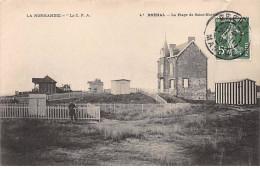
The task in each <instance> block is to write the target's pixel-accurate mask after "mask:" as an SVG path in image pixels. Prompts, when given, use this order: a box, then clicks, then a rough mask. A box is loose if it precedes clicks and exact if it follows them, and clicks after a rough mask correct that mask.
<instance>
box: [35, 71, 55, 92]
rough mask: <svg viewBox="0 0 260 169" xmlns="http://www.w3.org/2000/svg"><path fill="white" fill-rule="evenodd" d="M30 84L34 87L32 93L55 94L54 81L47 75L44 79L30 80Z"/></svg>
mask: <svg viewBox="0 0 260 169" xmlns="http://www.w3.org/2000/svg"><path fill="white" fill-rule="evenodd" d="M32 82H33V83H34V85H35V87H34V89H33V91H34V92H37V93H43V94H53V93H56V83H57V82H56V81H55V80H53V79H52V78H51V77H49V76H48V75H47V76H45V77H44V78H32Z"/></svg>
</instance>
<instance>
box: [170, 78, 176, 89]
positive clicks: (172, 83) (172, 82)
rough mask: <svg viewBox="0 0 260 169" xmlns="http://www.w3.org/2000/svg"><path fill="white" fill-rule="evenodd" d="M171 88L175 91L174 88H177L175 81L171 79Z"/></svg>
mask: <svg viewBox="0 0 260 169" xmlns="http://www.w3.org/2000/svg"><path fill="white" fill-rule="evenodd" d="M170 88H171V89H174V88H175V86H174V79H171V80H170Z"/></svg>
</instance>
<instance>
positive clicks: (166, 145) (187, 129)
mask: <svg viewBox="0 0 260 169" xmlns="http://www.w3.org/2000/svg"><path fill="white" fill-rule="evenodd" d="M101 117H102V120H101V123H87V122H84V121H79V122H77V123H74V122H73V123H71V122H70V121H50V120H37V119H2V120H1V164H2V165H48V164H51V165H73V164H74V165H100V164H103V163H101V162H106V161H107V162H108V163H106V164H116V165H118V164H120V165H124V164H133V165H136V164H139V165H142V164H143V165H145V164H156V165H259V151H258V150H259V109H258V108H257V107H250V111H249V110H248V111H246V112H243V113H241V112H238V111H236V110H234V109H231V108H230V107H229V106H223V105H215V104H182V105H180V106H175V108H174V109H168V110H165V111H162V112H159V113H158V112H157V113H156V112H150V113H143V114H142V113H137V112H129V113H126V114H116V113H115V114H114V113H106V112H103V113H102V115H101ZM104 118H105V119H104ZM151 146H152V147H151ZM152 150H153V151H152ZM104 151H105V152H106V153H105V154H104ZM54 152H56V153H57V152H58V155H57V154H55V153H54ZM151 152H156V153H151ZM172 153H174V154H172ZM44 154H45V155H44ZM72 157H73V158H76V159H77V160H78V161H80V163H78V162H77V161H73V160H71V158H72ZM130 157H131V158H134V159H132V162H136V161H139V163H131V162H129V161H128V160H129V158H130ZM85 159H88V160H85ZM97 159H100V160H97ZM117 159H122V161H120V162H118V160H117ZM113 160H114V161H113ZM115 161H116V162H115ZM113 162H114V163H113Z"/></svg>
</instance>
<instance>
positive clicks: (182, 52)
mask: <svg viewBox="0 0 260 169" xmlns="http://www.w3.org/2000/svg"><path fill="white" fill-rule="evenodd" d="M160 55H161V56H160V58H159V60H158V75H157V78H158V92H159V93H170V94H173V95H174V96H177V97H182V98H185V99H189V100H206V99H207V79H208V78H207V57H206V56H205V55H204V54H203V53H202V51H201V50H200V49H199V48H198V46H197V45H196V43H195V37H188V42H185V43H183V44H180V45H178V46H176V44H170V45H169V46H168V44H167V41H166V40H165V42H164V45H163V48H162V49H161V51H160Z"/></svg>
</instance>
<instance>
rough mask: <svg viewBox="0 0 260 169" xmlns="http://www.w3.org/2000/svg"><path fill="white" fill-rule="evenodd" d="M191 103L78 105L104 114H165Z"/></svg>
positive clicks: (63, 105)
mask: <svg viewBox="0 0 260 169" xmlns="http://www.w3.org/2000/svg"><path fill="white" fill-rule="evenodd" d="M52 105H53V106H61V107H68V104H59V103H57V104H52ZM187 105H189V103H167V104H106V103H93V104H84V103H81V104H76V106H77V107H87V106H94V107H95V106H97V107H99V108H100V111H102V112H104V113H116V114H121V113H122V114H123V113H133V112H136V113H153V112H163V111H167V110H170V109H176V108H178V109H179V108H183V107H185V106H187Z"/></svg>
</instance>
